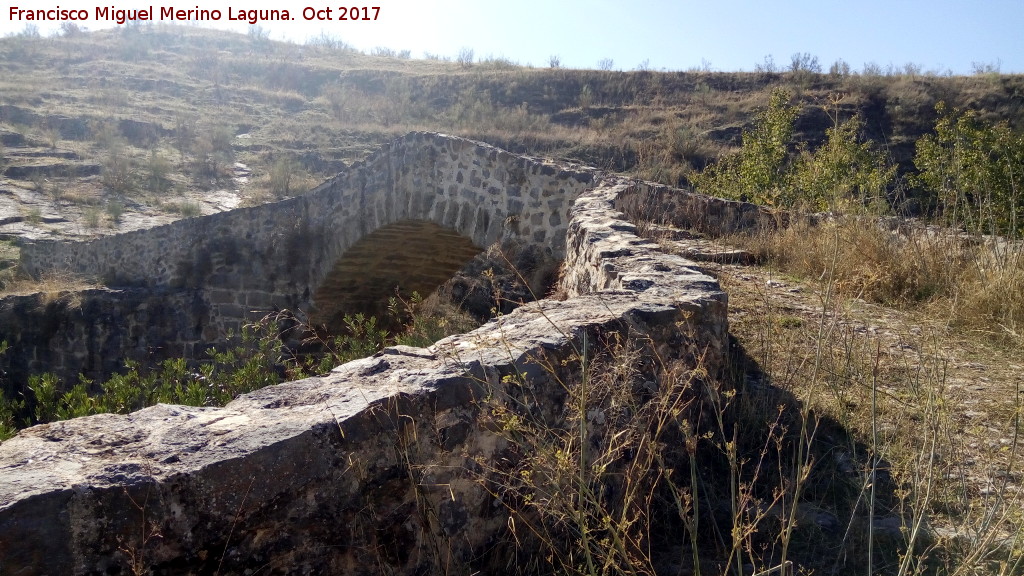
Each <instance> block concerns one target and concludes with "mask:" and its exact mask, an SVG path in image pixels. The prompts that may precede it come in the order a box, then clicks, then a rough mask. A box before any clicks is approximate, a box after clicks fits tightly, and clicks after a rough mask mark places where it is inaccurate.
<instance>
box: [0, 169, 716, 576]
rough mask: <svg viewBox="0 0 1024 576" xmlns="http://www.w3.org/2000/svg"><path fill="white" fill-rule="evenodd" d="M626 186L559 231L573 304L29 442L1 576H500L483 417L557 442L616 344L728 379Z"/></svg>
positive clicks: (10, 490) (0, 503)
mask: <svg viewBox="0 0 1024 576" xmlns="http://www.w3.org/2000/svg"><path fill="white" fill-rule="evenodd" d="M410 153H411V152H410ZM449 153H450V154H454V155H456V156H458V153H457V152H456V151H452V152H449ZM492 174H493V172H492ZM409 177H413V176H409ZM481 177H483V176H482V172H481ZM464 178H465V172H464ZM630 186H631V183H630V182H627V181H621V180H619V179H616V178H608V179H605V180H595V181H594V183H593V184H592V189H591V190H590V191H589V192H586V193H584V194H582V195H581V196H580V197H579V198H578V199H577V200H576V201H575V202H574V203H573V205H572V209H571V211H570V212H569V213H568V214H566V216H567V217H566V218H565V219H564V220H563V221H562V223H561V224H559V225H560V226H561V225H564V226H565V227H566V228H565V243H564V246H565V252H564V254H565V270H564V275H563V284H564V285H563V288H564V290H565V292H566V293H567V294H568V296H569V297H568V298H567V299H565V300H562V301H557V300H541V301H538V302H535V303H533V304H529V305H526V306H523V307H521V308H519V309H517V310H515V311H514V312H513V313H511V314H509V315H507V316H504V317H500V318H498V319H495V320H493V321H491V322H489V323H487V324H486V325H484V326H482V327H481V328H479V329H477V330H475V331H473V332H470V333H468V334H463V335H459V336H452V337H449V338H446V339H444V340H441V341H439V342H437V343H436V344H434V345H433V346H431V347H429V348H425V349H423V348H408V347H396V348H389V349H386V350H384V351H383V352H381V353H379V354H377V355H375V356H373V357H370V358H365V359H362V360H357V361H354V362H351V363H348V364H345V365H343V366H340V367H338V368H336V369H335V370H333V371H332V372H331V373H330V374H328V375H325V376H321V377H315V378H309V379H306V380H302V381H298V382H290V383H286V384H282V385H279V386H273V387H270V388H266V389H263V390H260V391H257V392H255V393H252V394H248V395H246V396H242V397H240V398H238V399H236V400H235V401H234V402H232V403H231V404H229V405H228V406H226V407H224V408H187V407H179V406H166V405H160V406H155V407H152V408H148V409H145V410H142V411H139V412H136V413H134V414H130V415H127V416H120V415H99V416H93V417H89V418H82V419H76V420H71V421H66V422H59V423H54V424H48V425H43V426H37V427H34V428H30V429H28V430H24V431H22V432H21V433H19V435H18V436H16V437H15V438H13V439H11V440H9V441H7V442H5V443H3V444H2V445H0V471H2V473H0V572H3V573H16V574H26V575H32V574H57V573H59V574H83V575H84V574H88V575H92V574H110V573H118V572H120V573H125V572H128V571H131V570H144V571H146V572H148V573H151V574H182V573H217V574H249V573H256V572H259V573H267V574H321V573H338V574H340V573H344V574H379V573H382V572H386V573H392V574H409V575H411V574H423V573H432V572H437V571H438V570H440V569H442V568H443V569H444V570H445V571H446V572H447V573H452V574H469V573H472V572H474V571H482V572H483V573H496V572H497V571H500V570H501V567H500V566H488V565H487V559H488V558H489V556H488V555H489V553H490V551H493V550H494V549H496V548H499V547H501V546H502V545H514V541H515V535H514V534H511V533H510V532H509V521H508V517H507V513H505V508H504V505H503V504H502V502H501V500H500V497H497V496H496V495H495V494H494V493H493V492H492V490H491V489H489V485H488V483H487V476H486V472H487V470H489V469H491V468H492V467H495V466H499V465H500V463H501V462H504V461H505V460H506V459H507V458H508V457H509V456H510V455H509V453H508V452H507V451H506V450H507V446H506V445H505V444H504V441H503V440H502V437H501V436H500V435H498V434H496V433H495V429H494V426H493V423H490V424H489V423H488V420H487V416H488V414H490V411H489V410H487V409H486V405H484V404H483V403H482V400H483V399H485V398H493V397H495V396H502V395H505V396H510V395H514V394H521V393H522V391H523V390H524V389H526V390H529V391H530V397H531V398H532V399H533V401H532V402H531V403H530V404H529V405H528V406H526V407H525V408H524V409H528V410H534V411H537V412H538V414H540V415H542V416H543V417H544V418H545V419H547V420H548V421H550V422H551V423H552V425H558V422H559V421H560V420H561V419H564V416H565V412H564V411H565V409H566V407H565V406H563V404H564V401H565V382H569V381H571V380H572V378H574V377H578V370H579V361H580V354H581V351H582V350H586V349H588V347H594V346H596V345H597V344H596V343H598V342H601V341H604V340H607V338H608V337H609V336H610V335H611V334H618V335H619V336H620V337H622V338H628V339H634V340H636V341H637V342H641V343H643V346H645V347H646V348H647V349H649V350H650V351H651V353H652V354H656V355H657V357H658V359H659V361H660V362H678V363H682V364H683V365H684V366H689V367H690V369H691V370H693V371H694V373H697V374H705V373H706V374H712V375H714V374H715V373H717V372H719V371H720V370H722V369H723V365H724V361H725V360H724V358H725V353H726V346H727V342H726V334H727V328H728V327H727V317H726V309H727V299H726V295H725V294H724V293H723V292H722V291H721V290H720V288H719V287H718V285H717V283H716V281H715V280H714V279H713V278H711V277H709V276H706V275H704V274H701V273H699V272H698V271H697V270H696V268H695V266H694V263H692V262H690V261H688V260H686V259H684V258H681V257H678V256H672V255H667V254H664V253H661V252H660V251H658V249H657V245H656V244H654V243H652V242H650V241H648V240H645V239H643V238H640V237H638V236H637V235H636V227H635V225H633V224H631V223H630V222H629V221H627V219H626V217H625V215H624V214H623V213H622V212H620V211H619V210H617V209H616V207H615V205H616V203H617V202H619V201H620V200H621V199H622V197H623V196H624V195H626V194H628V193H629V190H630ZM445 213H448V210H447V209H446V210H445ZM463 213H464V212H463V211H462V209H459V214H463ZM459 218H460V217H458V216H456V217H455V221H456V222H457V221H458V220H459ZM530 218H531V220H530V222H531V223H532V216H531V217H530ZM549 225H550V222H549ZM537 231H539V230H538V229H533V228H531V233H536V232H537ZM545 366H546V367H547V368H545ZM513 375H517V377H516V378H511V379H509V378H506V377H511V376H513ZM655 384H657V383H656V382H655ZM519 387H523V388H521V389H520V388H519Z"/></svg>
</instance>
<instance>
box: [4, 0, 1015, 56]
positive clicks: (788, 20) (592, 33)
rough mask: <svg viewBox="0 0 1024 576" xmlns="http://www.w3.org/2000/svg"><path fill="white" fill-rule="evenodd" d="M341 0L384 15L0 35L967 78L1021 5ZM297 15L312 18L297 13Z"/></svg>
mask: <svg viewBox="0 0 1024 576" xmlns="http://www.w3.org/2000/svg"><path fill="white" fill-rule="evenodd" d="M344 1H346V2H347V3H348V5H349V6H356V7H362V6H378V7H380V11H379V12H378V13H376V16H377V18H376V20H371V21H362V20H360V21H342V20H340V16H341V10H340V8H341V4H340V3H330V0H298V1H295V0H261V1H254V0H244V1H239V0H236V1H235V2H230V1H226V0H181V3H180V4H177V3H175V2H174V0H144V1H137V0H121V1H118V0H107V2H106V3H104V2H101V0H88V1H83V0H64V1H53V2H49V1H48V0H43V1H40V0H20V2H19V0H8V2H7V3H6V4H4V5H3V7H2V8H3V12H2V13H0V35H7V34H12V33H17V32H20V31H22V30H24V28H25V26H26V24H35V25H38V27H39V29H40V31H41V32H42V34H44V35H47V34H49V33H52V32H53V31H54V30H56V28H57V26H58V23H56V22H42V21H37V22H31V21H29V20H27V19H25V18H24V16H23V17H22V18H21V19H19V18H18V17H17V13H16V12H15V13H12V12H11V10H12V9H15V8H20V9H23V10H24V9H29V8H31V9H33V10H38V9H65V10H67V9H72V10H80V9H81V10H86V14H87V16H88V20H87V21H85V22H81V23H80V25H82V26H84V27H85V28H88V29H90V30H95V29H98V28H108V27H112V26H117V24H116V23H115V22H104V21H97V20H96V10H97V8H101V7H111V8H116V9H126V10H131V9H139V8H142V9H145V8H149V7H152V9H153V11H154V12H155V14H153V21H154V22H159V21H160V11H161V9H162V8H173V9H193V10H194V9H197V8H199V9H205V10H220V11H221V19H220V20H219V21H206V22H197V23H194V24H193V25H200V26H207V27H217V28H225V29H231V30H236V31H239V32H243V33H244V32H247V31H248V28H249V26H250V23H249V22H248V21H245V18H244V16H243V17H242V19H241V20H235V21H229V18H230V17H231V16H232V15H234V16H235V17H238V16H239V12H240V11H242V10H250V9H264V10H288V11H289V16H290V17H291V18H292V21H289V22H281V21H261V22H258V23H257V25H259V26H261V27H262V28H263V30H264V31H267V32H269V34H270V37H271V38H272V39H275V40H290V41H293V42H297V43H303V42H305V41H306V40H307V39H309V38H311V37H317V36H320V35H322V34H326V35H328V36H331V37H333V38H335V39H338V40H341V41H344V42H345V43H347V44H349V45H352V46H354V47H356V48H358V49H361V50H364V51H369V50H372V49H373V48H375V47H387V48H390V49H393V50H396V51H400V50H409V51H410V52H411V54H412V56H413V57H415V58H422V57H423V56H424V54H425V53H431V54H436V55H441V56H448V57H452V58H453V59H454V57H455V56H457V55H458V54H459V53H460V52H462V51H464V50H472V51H473V55H474V57H475V58H476V59H481V58H488V57H490V58H507V59H509V60H512V61H514V62H517V63H519V64H524V65H525V64H531V65H534V66H540V67H546V66H548V65H550V64H551V62H552V60H553V59H557V60H558V62H559V64H560V65H561V66H563V67H571V68H597V67H599V62H600V61H602V60H611V62H612V68H613V69H615V70H634V69H637V68H647V69H651V70H662V69H664V70H690V69H695V68H699V69H710V70H716V71H737V70H748V71H749V70H753V69H754V67H755V66H756V65H758V64H762V65H763V64H764V63H765V58H766V57H771V58H772V60H773V61H774V62H775V64H776V65H777V66H778V67H780V68H784V67H786V66H788V65H789V63H790V61H791V58H792V55H793V54H797V53H799V54H805V53H806V54H809V55H811V56H812V57H816V58H817V59H818V62H819V63H820V65H821V66H822V68H823V69H824V70H825V71H827V70H828V69H829V67H830V65H831V64H832V63H833V62H835V61H836V60H839V59H842V60H843V61H845V62H846V63H848V64H849V65H850V68H851V69H852V70H854V71H860V70H862V69H863V67H864V65H865V64H873V65H877V66H879V67H880V68H881V69H882V70H883V71H884V70H886V68H888V67H889V66H890V65H892V66H894V67H898V68H901V69H902V68H903V67H904V66H905V65H906V64H913V65H915V66H917V67H919V68H920V70H921V71H925V72H928V71H931V72H936V73H940V74H944V73H947V72H952V73H954V74H970V73H972V72H974V71H975V70H977V69H978V68H982V67H986V68H988V69H994V68H997V69H998V70H1000V71H1001V72H1004V73H1024V0H976V1H974V2H968V1H967V0H956V1H953V0H930V1H922V0H885V1H880V0H860V1H856V2H850V1H847V2H839V1H836V0H814V1H812V0H776V1H774V2H772V1H768V0H762V1H748V0H718V1H717V2H713V1H709V0H699V1H691V0H589V1H581V0H561V1H559V0H545V1H540V0H521V1H515V0H508V1H506V2H500V3H499V2H489V1H487V0H433V1H431V0H369V1H368V2H367V3H356V2H353V1H352V0H344ZM360 1H361V0H360ZM187 2H191V3H187ZM306 8H309V9H310V10H309V11H306V10H304V9H306ZM327 8H330V9H331V20H317V19H316V18H315V16H316V13H317V12H318V11H319V12H320V15H321V16H326V11H325V9H327ZM229 10H231V11H232V12H229ZM304 12H306V13H307V14H308V15H310V16H311V18H312V19H311V20H308V21H307V20H306V19H304V17H303V13H304ZM370 12H371V14H370V16H371V17H372V16H373V13H372V8H371V10H370ZM360 16H362V11H361V10H360ZM165 21H166V20H165Z"/></svg>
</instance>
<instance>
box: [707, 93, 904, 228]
mask: <svg viewBox="0 0 1024 576" xmlns="http://www.w3.org/2000/svg"><path fill="white" fill-rule="evenodd" d="M790 98H791V96H790V94H789V92H788V91H786V90H783V89H776V90H774V91H773V92H772V94H771V98H770V99H769V103H768V107H767V108H766V109H764V110H762V111H761V112H760V113H758V114H757V116H756V118H755V120H754V127H753V129H751V130H747V131H744V132H743V147H742V148H741V149H740V151H739V152H738V153H737V154H735V155H733V156H727V157H726V158H723V159H722V160H721V161H719V162H718V163H717V164H712V165H711V166H709V167H708V168H706V169H705V170H704V171H703V172H700V173H697V174H695V175H693V176H692V177H691V180H692V181H693V183H694V185H695V186H696V188H697V189H698V190H699V191H700V192H702V193H704V194H708V195H712V196H719V197H722V198H729V199H733V200H742V201H747V202H753V203H756V204H762V205H765V206H777V207H781V208H794V207H801V208H805V209H809V210H816V211H817V210H825V209H830V208H831V209H835V208H837V207H840V206H842V205H844V204H849V203H851V202H853V203H856V204H863V203H865V202H870V201H872V200H881V199H883V197H884V195H885V192H886V189H887V188H888V186H889V184H890V183H891V182H892V180H893V178H895V176H896V167H895V166H892V165H890V164H889V162H888V161H887V159H886V157H885V155H884V154H883V153H881V152H879V151H876V150H874V148H873V147H872V145H871V143H870V142H868V141H865V140H863V138H862V137H861V131H862V121H861V120H860V118H859V117H857V116H854V117H853V118H850V119H848V120H845V121H840V120H839V117H838V112H836V116H835V117H834V119H833V126H832V128H829V129H828V130H827V131H826V136H827V140H826V142H825V144H823V145H822V146H821V147H819V148H818V149H816V150H810V149H808V148H807V147H806V146H803V145H801V146H796V145H795V143H794V142H793V122H794V120H796V116H797V114H798V112H799V110H798V108H797V107H796V106H795V105H792V104H790V103H789V101H790ZM839 101H840V98H839V97H833V98H832V99H831V106H833V107H834V108H836V109H838V103H839ZM794 149H795V150H796V151H795V152H794Z"/></svg>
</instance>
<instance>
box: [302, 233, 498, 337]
mask: <svg viewBox="0 0 1024 576" xmlns="http://www.w3.org/2000/svg"><path fill="white" fill-rule="evenodd" d="M482 251H483V249H482V248H480V247H478V246H476V245H475V244H473V242H472V241H471V240H469V239H468V238H466V237H464V236H462V235H460V234H459V233H458V232H456V231H454V230H450V229H448V228H445V227H443V226H440V225H438V224H436V223H435V222H432V221H429V220H402V221H400V222H395V223H393V224H388V225H385V226H382V227H380V228H378V229H377V230H375V231H374V232H371V233H370V234H367V235H366V236H364V237H363V238H362V239H361V240H359V241H358V242H356V243H355V244H353V245H352V246H351V247H350V248H349V249H348V250H346V251H345V253H344V254H343V255H342V256H341V258H339V259H338V261H337V262H336V263H335V264H334V267H333V268H332V269H331V271H330V273H328V275H327V277H326V278H325V279H324V281H323V282H322V283H321V284H320V286H319V288H317V290H316V292H315V293H314V295H313V312H312V314H311V315H310V316H311V318H310V319H311V321H312V322H313V323H314V325H318V326H326V327H327V329H328V330H329V331H333V330H334V329H337V328H338V327H340V326H341V322H342V318H343V317H344V316H345V315H346V314H356V313H362V314H366V315H370V316H376V317H378V318H383V317H384V316H385V314H386V313H387V304H388V300H389V298H391V297H392V296H395V295H396V294H397V295H400V296H401V297H402V298H406V299H407V298H409V297H411V296H412V294H413V292H416V293H419V294H420V295H421V296H426V295H428V294H430V293H431V292H433V291H434V290H436V289H437V288H438V287H439V286H441V285H442V284H444V283H445V282H446V281H447V280H448V279H450V278H451V277H452V276H453V275H455V273H456V272H458V271H459V269H461V268H462V267H463V266H465V264H466V263H467V262H469V261H470V260H472V259H473V257H474V256H476V255H477V254H479V253H480V252H482Z"/></svg>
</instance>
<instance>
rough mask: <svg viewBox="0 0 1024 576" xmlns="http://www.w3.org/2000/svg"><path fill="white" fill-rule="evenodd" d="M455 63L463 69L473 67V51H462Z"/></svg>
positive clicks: (467, 49) (468, 49) (463, 49)
mask: <svg viewBox="0 0 1024 576" xmlns="http://www.w3.org/2000/svg"><path fill="white" fill-rule="evenodd" d="M455 61H456V62H458V63H459V64H460V65H462V67H463V68H469V67H470V66H472V65H473V49H472V48H462V49H460V50H459V55H458V56H456V57H455Z"/></svg>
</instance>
